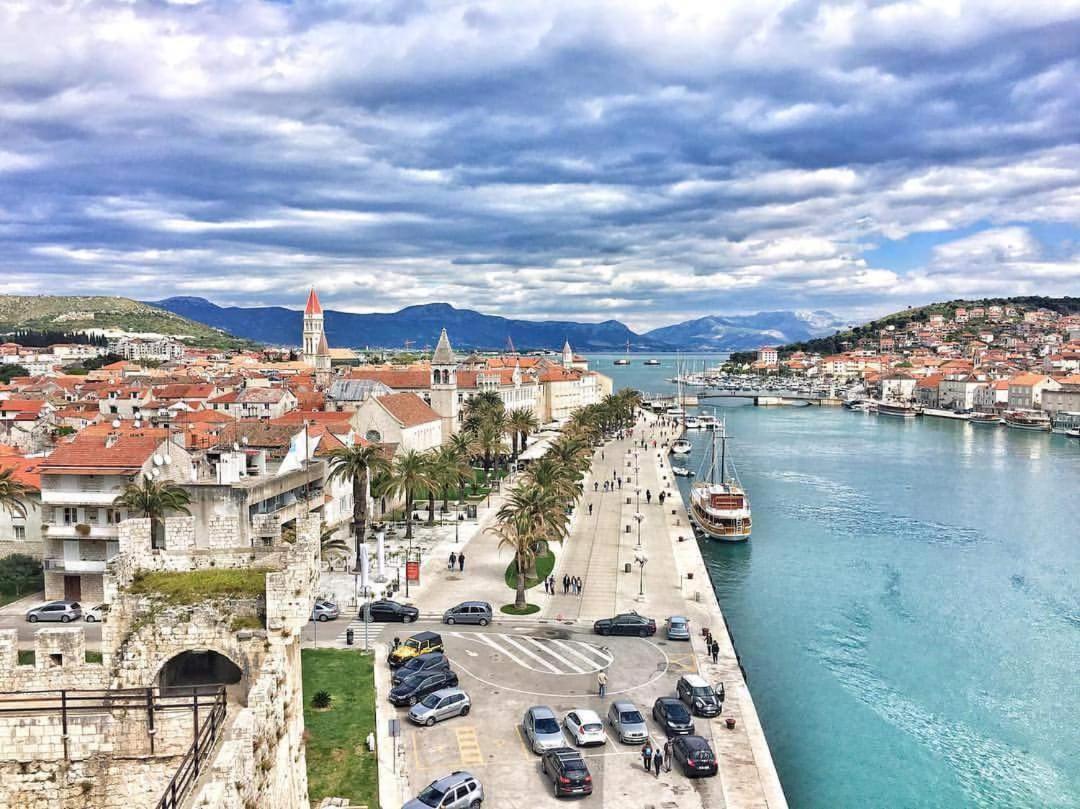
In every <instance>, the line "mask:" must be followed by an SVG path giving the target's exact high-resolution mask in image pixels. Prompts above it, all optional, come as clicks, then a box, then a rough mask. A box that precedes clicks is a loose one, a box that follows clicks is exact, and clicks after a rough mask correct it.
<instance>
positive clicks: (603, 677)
mask: <svg viewBox="0 0 1080 809" xmlns="http://www.w3.org/2000/svg"><path fill="white" fill-rule="evenodd" d="M596 690H597V691H598V692H599V694H600V696H601V697H603V696H604V694H606V693H607V673H606V672H605V671H604V670H603V669H600V672H599V673H598V674H597V675H596Z"/></svg>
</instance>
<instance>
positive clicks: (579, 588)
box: [574, 576, 585, 597]
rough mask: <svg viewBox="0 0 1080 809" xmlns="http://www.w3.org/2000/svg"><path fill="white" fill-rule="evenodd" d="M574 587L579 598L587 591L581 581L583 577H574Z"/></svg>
mask: <svg viewBox="0 0 1080 809" xmlns="http://www.w3.org/2000/svg"><path fill="white" fill-rule="evenodd" d="M574 587H575V589H576V590H577V594H578V597H580V596H581V591H582V590H584V589H585V583H584V582H583V581H582V580H581V576H575V577H574Z"/></svg>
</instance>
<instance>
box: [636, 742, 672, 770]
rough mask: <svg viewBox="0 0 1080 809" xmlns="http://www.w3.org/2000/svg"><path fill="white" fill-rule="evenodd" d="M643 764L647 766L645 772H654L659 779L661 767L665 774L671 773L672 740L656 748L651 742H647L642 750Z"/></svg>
mask: <svg viewBox="0 0 1080 809" xmlns="http://www.w3.org/2000/svg"><path fill="white" fill-rule="evenodd" d="M641 763H642V764H643V765H645V772H649V771H650V770H652V771H653V772H654V774H655V776H656V777H657V778H659V777H660V768H661V767H663V768H664V771H665V772H671V739H667V740H666V741H665V742H664V744H663V745H657V746H656V747H653V744H652V741H651V740H648V741H646V742H645V744H644V745H643V746H642V748H641Z"/></svg>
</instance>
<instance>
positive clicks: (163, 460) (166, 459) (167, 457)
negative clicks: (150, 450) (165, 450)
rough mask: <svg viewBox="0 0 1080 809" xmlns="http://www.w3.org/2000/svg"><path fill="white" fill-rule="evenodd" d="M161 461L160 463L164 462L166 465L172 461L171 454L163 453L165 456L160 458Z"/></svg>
mask: <svg viewBox="0 0 1080 809" xmlns="http://www.w3.org/2000/svg"><path fill="white" fill-rule="evenodd" d="M161 461H162V463H164V464H165V465H166V466H168V465H169V464H171V463H172V456H171V455H165V456H164V457H163V458H162V459H161Z"/></svg>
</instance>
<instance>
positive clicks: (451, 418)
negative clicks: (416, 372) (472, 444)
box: [431, 329, 459, 440]
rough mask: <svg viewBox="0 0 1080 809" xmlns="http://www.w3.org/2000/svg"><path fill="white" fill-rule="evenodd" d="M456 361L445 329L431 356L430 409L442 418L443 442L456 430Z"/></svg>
mask: <svg viewBox="0 0 1080 809" xmlns="http://www.w3.org/2000/svg"><path fill="white" fill-rule="evenodd" d="M457 367H458V364H457V360H456V359H455V358H454V350H453V349H452V348H451V347H450V338H449V337H447V336H446V329H443V330H442V333H441V334H440V335H439V344H438V345H437V346H435V353H434V354H433V355H432V356H431V409H432V410H434V411H435V412H436V413H438V414H439V415H440V416H441V417H442V431H443V440H446V439H447V438H449V437H450V436H451V435H453V434H454V433H456V432H457V430H458V410H459V407H458V389H457Z"/></svg>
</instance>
